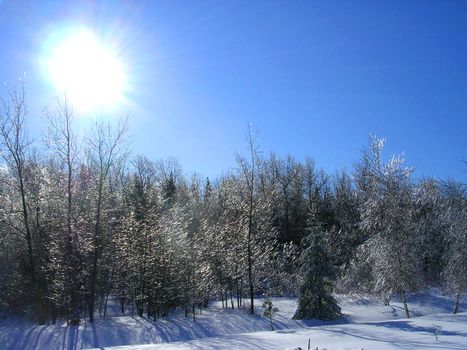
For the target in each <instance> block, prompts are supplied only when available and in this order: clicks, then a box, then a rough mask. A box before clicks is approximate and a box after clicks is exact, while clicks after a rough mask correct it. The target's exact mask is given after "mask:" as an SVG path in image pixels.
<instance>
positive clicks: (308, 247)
mask: <svg viewBox="0 0 467 350" xmlns="http://www.w3.org/2000/svg"><path fill="white" fill-rule="evenodd" d="M310 216H312V214H311V215H310ZM308 225H309V228H308V230H309V235H308V236H307V237H305V238H304V239H303V241H302V244H303V246H304V249H303V252H302V254H301V255H300V258H299V260H300V265H301V267H300V272H301V274H302V277H303V285H302V287H301V288H300V299H299V303H298V309H297V311H296V312H295V315H294V317H293V318H294V319H310V318H317V319H320V320H334V319H337V318H339V317H340V316H341V309H340V307H339V305H338V304H337V301H336V299H334V297H333V296H332V290H333V286H334V281H335V279H336V276H337V274H336V269H335V267H334V266H333V265H332V263H331V257H330V254H329V251H328V249H327V247H326V245H325V242H324V235H325V232H324V231H323V229H322V226H321V225H320V224H319V223H316V222H315V221H314V219H313V218H312V217H311V218H310V219H309V224H308Z"/></svg>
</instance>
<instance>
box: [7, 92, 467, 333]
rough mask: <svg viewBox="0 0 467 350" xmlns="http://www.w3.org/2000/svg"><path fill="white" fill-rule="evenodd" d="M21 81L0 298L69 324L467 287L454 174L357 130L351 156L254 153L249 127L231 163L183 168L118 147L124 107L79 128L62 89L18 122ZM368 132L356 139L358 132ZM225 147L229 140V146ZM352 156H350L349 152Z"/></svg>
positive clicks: (464, 230)
mask: <svg viewBox="0 0 467 350" xmlns="http://www.w3.org/2000/svg"><path fill="white" fill-rule="evenodd" d="M29 117H30V116H29V115H28V113H27V106H26V101H25V98H24V91H23V90H22V89H13V90H9V91H8V92H7V93H6V94H5V96H4V97H3V99H2V106H1V108H0V152H1V161H0V165H1V166H0V262H1V269H0V313H18V314H24V313H26V314H29V315H33V317H34V319H35V320H36V322H37V323H38V324H45V323H55V322H56V321H57V320H59V319H64V320H66V322H67V323H69V324H79V323H80V320H82V319H84V318H87V319H89V321H90V322H93V321H94V319H95V318H96V317H105V316H106V309H107V304H108V302H109V300H110V299H112V300H118V303H119V305H120V307H121V310H122V313H123V312H124V311H125V310H126V311H128V310H131V312H132V313H134V314H135V315H139V316H144V317H147V318H149V319H154V320H156V319H159V318H163V317H165V316H167V315H169V314H170V312H171V311H172V310H175V309H182V310H184V312H185V315H186V316H187V317H192V318H193V320H196V315H198V314H199V313H201V312H202V310H203V308H205V307H206V306H207V305H208V304H209V302H210V301H212V300H221V301H222V305H223V306H224V307H225V308H243V309H244V310H245V312H249V313H252V314H253V313H254V312H255V304H254V298H255V297H256V296H260V295H263V296H282V295H287V296H290V295H297V296H299V308H298V310H297V312H296V314H295V317H296V318H311V317H314V318H319V319H335V318H338V317H340V309H339V306H338V305H337V303H336V301H335V299H334V298H333V296H332V293H333V292H336V291H338V292H339V293H366V294H371V295H375V296H377V297H379V298H381V300H383V301H384V302H385V303H389V302H390V301H391V298H393V297H394V296H398V297H400V298H402V300H403V301H404V308H405V313H406V316H407V317H410V305H408V303H407V301H406V300H407V299H406V297H407V295H408V294H409V293H412V292H415V291H418V290H422V289H424V288H427V287H429V286H437V287H441V288H442V289H443V290H444V291H445V292H446V293H447V294H449V295H451V296H452V301H453V312H454V313H456V312H457V311H458V307H459V302H460V298H461V297H462V293H464V292H467V189H466V184H463V183H460V182H456V181H454V180H451V179H435V178H430V177H424V178H415V176H413V169H412V168H410V167H408V166H406V165H405V162H404V158H403V157H402V156H397V155H396V156H393V157H391V158H389V159H388V160H385V157H383V147H384V142H385V140H384V139H380V138H377V137H376V136H370V137H369V142H368V144H367V145H366V146H365V147H364V148H363V150H362V153H361V155H360V158H359V160H358V161H357V162H356V164H355V166H354V168H353V169H350V170H346V171H344V170H342V171H340V172H338V173H336V174H330V173H327V172H326V171H324V170H322V169H319V168H318V167H316V166H315V164H314V162H313V159H312V158H311V157H307V158H306V159H304V160H297V159H295V158H294V156H293V155H289V156H286V157H280V156H278V155H276V154H274V153H270V154H265V153H264V150H261V149H260V147H259V144H260V142H259V138H258V134H257V133H256V132H255V130H254V129H253V128H251V127H250V128H249V129H247V132H246V141H245V149H246V152H244V153H242V154H241V155H240V154H239V155H237V156H236V169H235V170H231V171H227V172H225V173H224V174H223V175H222V176H219V177H218V178H215V179H209V178H202V177H201V176H199V175H190V176H187V175H186V174H185V173H184V172H183V170H182V167H181V165H180V164H178V162H177V161H176V160H173V159H168V160H167V159H165V160H159V161H154V160H150V159H149V158H147V157H145V156H141V155H134V154H132V153H131V151H130V150H131V146H130V143H129V139H128V122H127V121H121V122H119V123H114V124H112V123H109V122H107V121H104V120H96V122H95V123H94V124H93V125H92V127H91V128H89V130H87V131H83V130H78V128H77V127H76V118H77V116H76V114H75V112H74V110H73V108H72V106H71V105H70V104H69V103H68V101H67V100H66V99H61V100H59V101H58V102H57V104H56V105H55V106H52V107H51V108H50V109H45V110H44V113H43V118H45V120H46V121H47V128H46V130H43V135H44V136H43V137H41V138H36V139H33V138H31V137H29V136H28V135H29V134H28V131H27V130H28V118H29ZM364 142H365V140H362V144H363V143H364ZM226 156H232V155H226ZM356 157H358V155H356Z"/></svg>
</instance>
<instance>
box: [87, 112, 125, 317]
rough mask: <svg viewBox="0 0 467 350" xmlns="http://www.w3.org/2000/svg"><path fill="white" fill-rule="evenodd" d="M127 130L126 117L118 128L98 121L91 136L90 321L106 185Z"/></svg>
mask: <svg viewBox="0 0 467 350" xmlns="http://www.w3.org/2000/svg"><path fill="white" fill-rule="evenodd" d="M127 129H128V123H127V120H125V121H124V122H122V123H120V125H118V127H117V128H116V129H114V128H112V126H111V125H110V124H109V123H104V122H103V121H97V122H96V124H95V126H94V130H93V133H92V134H91V136H90V137H89V138H88V143H89V150H88V156H89V160H90V163H91V167H92V168H93V169H94V171H95V172H96V177H97V178H96V180H97V181H96V182H97V183H96V188H95V212H94V230H93V235H92V247H93V248H92V253H91V272H90V274H89V292H88V311H89V321H90V322H93V321H94V304H95V297H96V281H97V272H98V270H97V269H98V263H99V257H100V254H101V252H102V248H103V247H102V212H103V204H104V187H105V185H106V181H107V180H108V177H109V174H110V171H111V167H112V165H114V164H115V163H116V162H117V160H118V158H119V157H121V156H123V155H124V154H125V152H124V148H123V146H124V138H125V134H126V131H127Z"/></svg>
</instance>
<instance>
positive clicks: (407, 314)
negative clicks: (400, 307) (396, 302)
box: [402, 292, 410, 318]
mask: <svg viewBox="0 0 467 350" xmlns="http://www.w3.org/2000/svg"><path fill="white" fill-rule="evenodd" d="M402 301H403V303H404V310H405V316H407V318H410V312H409V306H408V305H407V294H406V292H403V293H402Z"/></svg>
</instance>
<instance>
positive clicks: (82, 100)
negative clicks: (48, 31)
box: [43, 28, 126, 111]
mask: <svg viewBox="0 0 467 350" xmlns="http://www.w3.org/2000/svg"><path fill="white" fill-rule="evenodd" d="M64 33H65V34H63V33H61V35H58V38H57V37H55V38H53V39H52V40H50V43H48V45H47V50H46V52H45V54H44V58H43V63H44V66H45V67H44V68H45V75H46V77H47V80H49V82H50V83H51V84H52V85H53V86H54V88H55V89H56V90H57V91H58V92H59V93H60V94H66V96H67V98H68V99H69V100H70V101H71V103H72V104H73V105H74V106H75V107H76V108H78V109H80V110H82V111H91V110H94V109H100V108H109V107H115V106H116V105H119V104H120V103H121V102H122V101H123V100H124V97H125V89H126V76H125V70H124V66H123V64H122V62H121V59H120V57H119V55H118V54H117V53H116V51H115V50H113V49H112V48H111V47H110V46H107V45H106V44H105V43H104V42H102V40H101V39H99V38H98V36H97V35H95V34H94V33H93V32H92V31H90V30H88V29H82V28H81V29H77V30H71V31H70V30H68V31H64Z"/></svg>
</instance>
